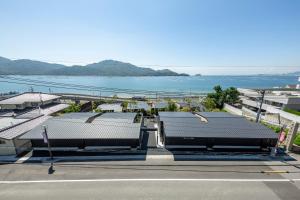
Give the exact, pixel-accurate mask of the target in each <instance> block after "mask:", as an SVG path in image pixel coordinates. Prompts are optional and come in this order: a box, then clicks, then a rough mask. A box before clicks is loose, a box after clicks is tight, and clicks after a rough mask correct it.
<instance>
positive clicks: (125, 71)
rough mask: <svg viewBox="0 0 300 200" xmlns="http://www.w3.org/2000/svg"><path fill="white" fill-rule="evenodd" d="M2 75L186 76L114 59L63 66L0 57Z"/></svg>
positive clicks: (0, 72)
mask: <svg viewBox="0 0 300 200" xmlns="http://www.w3.org/2000/svg"><path fill="white" fill-rule="evenodd" d="M0 74H3V75H72V76H188V75H187V74H178V73H176V72H173V71H171V70H168V69H164V70H154V69H151V68H143V67H138V66H135V65H132V64H130V63H124V62H120V61H115V60H104V61H101V62H98V63H93V64H89V65H85V66H79V65H76V66H71V67H68V66H65V65H61V64H51V63H47V62H40V61H33V60H28V59H21V60H10V59H7V58H3V57H0Z"/></svg>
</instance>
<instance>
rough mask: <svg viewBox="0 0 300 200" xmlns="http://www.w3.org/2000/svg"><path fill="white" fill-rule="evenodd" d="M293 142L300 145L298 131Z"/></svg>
mask: <svg viewBox="0 0 300 200" xmlns="http://www.w3.org/2000/svg"><path fill="white" fill-rule="evenodd" d="M294 144H296V145H298V146H300V134H299V133H298V135H297V136H296V138H295V140H294Z"/></svg>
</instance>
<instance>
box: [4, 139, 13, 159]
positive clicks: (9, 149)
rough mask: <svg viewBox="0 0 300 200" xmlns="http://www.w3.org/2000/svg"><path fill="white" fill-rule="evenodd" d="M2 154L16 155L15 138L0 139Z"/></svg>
mask: <svg viewBox="0 0 300 200" xmlns="http://www.w3.org/2000/svg"><path fill="white" fill-rule="evenodd" d="M0 155H1V156H7V155H16V150H15V146H14V142H13V140H4V139H0Z"/></svg>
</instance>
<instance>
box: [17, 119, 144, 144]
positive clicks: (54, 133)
mask: <svg viewBox="0 0 300 200" xmlns="http://www.w3.org/2000/svg"><path fill="white" fill-rule="evenodd" d="M42 125H46V126H47V131H48V137H49V138H50V139H139V137H140V123H131V124H128V123H123V124H121V123H116V122H112V121H105V122H98V123H82V122H72V121H64V120H58V119H54V118H52V119H49V120H47V121H46V122H45V123H43V124H42ZM42 125H41V126H42ZM41 126H38V127H36V128H34V129H32V130H31V131H29V132H28V133H26V134H25V135H23V136H22V137H21V139H42V135H41Z"/></svg>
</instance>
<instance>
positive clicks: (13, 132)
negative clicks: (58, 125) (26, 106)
mask: <svg viewBox="0 0 300 200" xmlns="http://www.w3.org/2000/svg"><path fill="white" fill-rule="evenodd" d="M49 118H51V117H50V116H42V117H38V118H36V119H32V120H29V121H26V122H24V123H22V124H20V125H17V126H14V127H12V128H9V129H6V130H4V131H1V132H0V138H3V139H7V140H10V139H14V138H16V137H19V136H20V135H22V134H24V133H26V132H28V131H30V130H31V129H33V128H34V127H36V126H38V125H39V124H41V123H43V122H44V121H46V120H47V119H49Z"/></svg>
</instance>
